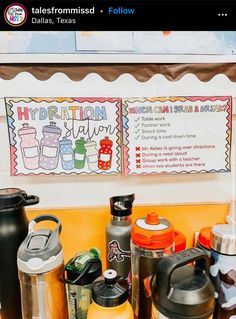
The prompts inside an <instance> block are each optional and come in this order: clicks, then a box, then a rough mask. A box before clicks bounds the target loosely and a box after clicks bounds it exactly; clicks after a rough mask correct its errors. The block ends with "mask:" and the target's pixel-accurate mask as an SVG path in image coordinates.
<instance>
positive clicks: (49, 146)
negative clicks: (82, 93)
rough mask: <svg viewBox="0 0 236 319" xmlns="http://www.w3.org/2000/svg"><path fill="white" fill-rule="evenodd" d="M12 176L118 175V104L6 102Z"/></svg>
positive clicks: (102, 100) (49, 100)
mask: <svg viewBox="0 0 236 319" xmlns="http://www.w3.org/2000/svg"><path fill="white" fill-rule="evenodd" d="M5 103H6V111H7V119H8V127H9V137H10V154H11V175H60V174H77V175H78V174H118V173H120V170H121V165H120V163H121V145H120V139H121V137H120V127H121V121H120V120H121V116H120V111H121V101H120V99H118V98H79V97H78V98H71V97H68V98H5Z"/></svg>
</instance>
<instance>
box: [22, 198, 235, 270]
mask: <svg viewBox="0 0 236 319" xmlns="http://www.w3.org/2000/svg"><path fill="white" fill-rule="evenodd" d="M228 210H229V204H202V205H177V206H172V205H171V206H139V207H135V208H134V210H133V220H134V219H135V218H137V217H142V216H145V215H146V213H147V212H151V211H155V212H158V214H159V215H160V216H163V217H165V218H167V219H168V220H169V221H170V222H171V223H172V224H173V226H174V228H175V229H177V230H179V231H181V232H183V233H184V235H185V236H186V237H187V246H188V247H191V246H192V243H193V238H194V232H195V231H199V230H200V229H201V228H203V227H205V226H212V225H214V224H215V223H224V222H225V216H226V215H227V214H228ZM41 214H54V215H56V216H57V217H58V218H59V219H60V220H61V223H62V234H61V242H62V246H63V249H64V253H65V262H67V261H68V259H70V258H71V257H73V256H74V254H75V253H77V252H79V251H82V250H87V249H88V248H91V247H94V246H95V247H97V248H99V249H100V250H101V252H102V260H103V265H105V262H104V259H105V228H106V224H107V223H109V220H110V214H109V207H99V208H98V207H90V208H84V207H82V208H77V209H70V208H68V209H45V210H42V209H40V210H28V211H27V215H28V218H29V219H32V218H33V217H34V216H37V215H41Z"/></svg>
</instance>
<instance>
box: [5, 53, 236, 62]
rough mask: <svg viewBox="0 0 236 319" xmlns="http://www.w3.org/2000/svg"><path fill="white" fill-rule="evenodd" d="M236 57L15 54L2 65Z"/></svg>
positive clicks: (227, 59)
mask: <svg viewBox="0 0 236 319" xmlns="http://www.w3.org/2000/svg"><path fill="white" fill-rule="evenodd" d="M235 62H236V55H218V54H216V55H206V54H204V55H194V54H192V55H190V54H186V55H184V54H179V55H175V54H173V55H171V54H169V55H168V54H165V55H164V54H131V53H129V54H127V53H122V54H116V53H114V54H108V53H97V54H93V53H91V54H90V53H83V54H80V53H73V54H71V53H64V54H32V53H24V54H19V53H17V54H15V53H10V54H9V53H6V54H5V53H1V54H0V63H235Z"/></svg>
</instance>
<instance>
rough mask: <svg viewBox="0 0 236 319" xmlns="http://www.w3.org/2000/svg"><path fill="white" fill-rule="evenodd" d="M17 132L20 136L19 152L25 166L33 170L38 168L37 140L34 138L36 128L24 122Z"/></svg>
mask: <svg viewBox="0 0 236 319" xmlns="http://www.w3.org/2000/svg"><path fill="white" fill-rule="evenodd" d="M22 126H23V127H22V128H21V129H19V131H18V134H19V137H20V138H21V143H20V147H21V153H22V158H23V163H24V166H25V168H27V169H30V170H34V169H36V168H39V142H38V140H37V139H36V129H35V128H34V127H30V126H29V125H28V123H24V124H23V125H22Z"/></svg>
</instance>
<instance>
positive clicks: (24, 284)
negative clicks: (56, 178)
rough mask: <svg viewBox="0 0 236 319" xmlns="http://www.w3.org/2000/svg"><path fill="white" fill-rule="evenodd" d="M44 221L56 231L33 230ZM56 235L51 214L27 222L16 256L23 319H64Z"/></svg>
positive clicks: (63, 284) (65, 306) (61, 262)
mask: <svg viewBox="0 0 236 319" xmlns="http://www.w3.org/2000/svg"><path fill="white" fill-rule="evenodd" d="M45 220H47V221H48V220H49V221H53V222H56V223H57V227H56V229H55V230H54V231H52V230H50V229H39V230H35V229H34V225H35V224H36V223H39V222H41V221H45ZM60 232H61V223H60V222H59V220H58V219H57V218H56V217H55V216H52V215H42V216H38V217H36V218H35V219H33V220H32V221H31V222H30V223H29V232H28V235H27V237H26V239H25V240H24V241H23V242H22V244H21V246H20V247H19V249H18V256H17V265H18V271H19V279H20V287H21V306H22V318H23V319H68V309H67V303H66V291H65V282H64V264H63V257H64V256H63V251H62V247H61V244H60V241H59V234H60ZM9 319H10V318H9Z"/></svg>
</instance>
